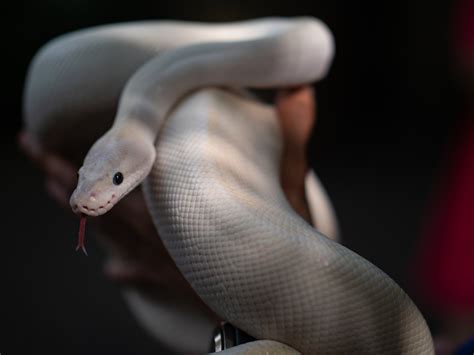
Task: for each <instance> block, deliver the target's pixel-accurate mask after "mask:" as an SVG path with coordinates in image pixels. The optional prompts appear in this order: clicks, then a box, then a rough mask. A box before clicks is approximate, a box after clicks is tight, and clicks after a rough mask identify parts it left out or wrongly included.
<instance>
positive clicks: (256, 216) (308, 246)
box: [25, 18, 433, 354]
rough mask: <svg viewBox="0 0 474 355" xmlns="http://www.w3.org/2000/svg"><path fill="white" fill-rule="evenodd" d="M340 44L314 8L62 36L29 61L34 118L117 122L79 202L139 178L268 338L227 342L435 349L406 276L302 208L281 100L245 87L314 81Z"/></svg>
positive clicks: (205, 296) (233, 311)
mask: <svg viewBox="0 0 474 355" xmlns="http://www.w3.org/2000/svg"><path fill="white" fill-rule="evenodd" d="M333 51H334V45H333V39H332V35H331V33H330V31H329V30H328V28H327V27H326V26H325V25H324V24H323V23H321V22H320V21H319V20H316V19H313V18H292V19H280V18H269V19H260V20H252V21H245V22H238V23H229V24H200V23H186V22H177V21H159V22H141V23H130V24H119V25H110V26H101V27H97V28H92V29H86V30H82V31H78V32H74V33H71V34H67V35H64V36H61V37H59V38H57V39H55V40H53V41H51V42H50V43H48V44H47V45H46V46H44V47H43V48H42V49H41V50H40V51H39V53H38V54H37V55H36V57H35V58H34V60H33V62H32V64H31V67H30V70H29V74H28V78H27V84H26V91H25V121H26V127H27V129H28V130H29V131H30V132H32V133H33V134H34V136H35V137H37V139H38V140H40V141H41V142H42V144H44V145H49V146H53V148H54V146H56V147H59V146H61V145H62V146H63V148H64V147H65V146H68V144H69V148H71V149H73V148H74V147H73V146H74V144H76V143H77V142H78V141H79V140H81V139H85V140H87V139H91V138H90V137H91V136H92V137H95V136H96V135H97V132H103V128H104V127H106V126H107V125H111V128H110V129H109V130H107V132H106V133H105V134H104V135H103V136H102V137H101V138H100V139H98V140H97V141H96V142H95V143H94V144H93V146H92V148H90V150H89V152H88V153H87V155H86V158H85V160H84V163H83V166H82V167H81V169H80V171H79V181H78V186H77V188H76V190H75V191H74V193H73V195H72V197H71V206H72V208H73V209H74V210H75V212H78V213H83V214H86V215H89V216H98V215H101V214H104V213H106V212H107V211H108V210H110V209H111V208H112V207H113V206H114V205H115V204H116V203H117V202H118V201H119V200H120V199H121V198H122V197H123V196H124V195H126V194H127V193H128V192H130V191H131V190H132V189H133V188H134V187H136V186H137V185H138V184H141V183H142V184H143V189H144V193H145V196H146V201H147V205H148V208H149V211H150V213H151V215H152V218H153V221H154V223H155V226H156V228H157V231H158V233H159V235H160V236H161V238H162V239H163V242H164V244H165V246H166V248H167V250H168V251H169V253H170V255H171V256H172V258H173V259H174V261H175V262H176V264H177V266H178V267H179V270H180V271H181V272H182V273H183V275H184V277H185V278H186V280H187V281H188V282H189V283H190V284H191V286H192V288H193V289H194V290H195V291H196V292H197V294H198V295H199V296H200V297H201V298H202V300H203V301H204V302H205V303H206V304H207V305H208V306H209V307H210V308H211V309H212V310H213V311H215V312H216V313H217V314H218V315H219V316H221V317H222V318H223V319H226V320H227V321H229V322H231V323H232V324H234V325H235V326H237V327H239V328H241V329H243V330H244V331H246V332H247V333H249V334H250V335H252V336H253V337H255V338H256V339H258V340H257V341H255V342H251V343H247V344H244V345H240V346H237V347H234V348H231V349H229V350H225V351H224V352H225V353H232V354H234V353H236V354H237V353H239V354H240V353H246V354H247V353H255V354H260V353H261V354H273V353H278V354H290V353H297V352H301V353H304V354H329V353H351V354H354V353H364V354H368V353H372V354H384V353H399V354H402V353H403V354H431V353H433V344H432V339H431V335H430V332H429V330H428V328H427V325H426V323H425V320H424V319H423V317H422V315H421V314H420V312H419V311H418V309H417V308H416V306H415V305H414V304H413V302H412V301H411V300H410V299H409V297H408V296H407V295H406V294H405V293H404V292H403V291H402V290H401V289H400V288H399V287H398V286H397V285H396V284H395V282H394V281H392V280H391V279H390V278H389V277H388V276H387V275H386V274H384V273H383V272H382V271H380V270H379V269H378V268H377V267H375V266H374V265H372V264H371V263H369V262H368V261H367V260H365V259H364V258H362V257H361V256H359V255H357V254H355V253H354V252H352V251H350V250H348V249H347V248H345V247H344V246H342V245H341V244H339V243H337V242H336V241H333V240H331V239H330V238H328V237H326V236H324V235H323V234H321V233H320V232H319V231H318V230H316V229H315V228H313V227H311V226H310V225H308V224H307V223H306V222H305V221H304V220H303V219H302V218H301V217H299V216H298V215H297V214H296V213H295V212H294V211H293V210H292V209H291V207H290V205H289V203H288V202H287V200H286V199H285V196H284V194H283V192H282V189H281V187H280V184H279V154H280V151H281V136H280V131H279V128H278V124H277V122H276V119H275V112H274V109H273V107H271V106H269V105H266V104H263V103H261V102H259V101H258V100H256V99H255V98H253V97H251V96H250V95H248V94H246V93H245V91H244V90H243V89H244V88H277V87H289V86H294V85H298V84H302V83H309V82H313V81H317V80H319V79H321V78H323V77H324V76H325V74H326V72H327V71H328V68H329V66H330V62H331V60H332V57H333ZM113 115H115V119H114V120H113V122H111V119H110V118H109V117H113ZM105 117H107V118H105ZM91 127H99V128H91ZM94 129H95V130H94ZM101 129H102V131H101ZM84 131H86V132H84ZM94 139H95V138H94ZM117 176H119V177H117Z"/></svg>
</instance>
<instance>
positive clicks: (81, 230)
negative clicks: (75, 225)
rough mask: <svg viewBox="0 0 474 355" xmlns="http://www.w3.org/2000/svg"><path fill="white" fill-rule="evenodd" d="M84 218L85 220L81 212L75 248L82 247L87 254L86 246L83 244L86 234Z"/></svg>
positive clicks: (85, 218)
mask: <svg viewBox="0 0 474 355" xmlns="http://www.w3.org/2000/svg"><path fill="white" fill-rule="evenodd" d="M86 220H87V217H86V215H85V214H81V221H80V223H79V238H78V239H77V247H76V250H79V249H82V251H83V252H84V254H86V255H87V251H86V247H85V246H84V239H85V236H86Z"/></svg>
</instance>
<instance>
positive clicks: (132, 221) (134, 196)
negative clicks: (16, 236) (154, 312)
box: [19, 86, 316, 322]
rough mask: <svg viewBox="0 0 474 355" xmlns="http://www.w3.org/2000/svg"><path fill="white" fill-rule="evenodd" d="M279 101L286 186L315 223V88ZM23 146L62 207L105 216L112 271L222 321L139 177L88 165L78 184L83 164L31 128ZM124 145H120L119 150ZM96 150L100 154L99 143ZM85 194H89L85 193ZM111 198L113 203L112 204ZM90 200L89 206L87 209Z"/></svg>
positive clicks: (290, 92) (101, 223) (127, 170)
mask: <svg viewBox="0 0 474 355" xmlns="http://www.w3.org/2000/svg"><path fill="white" fill-rule="evenodd" d="M275 106H276V109H277V113H278V118H279V123H280V126H281V129H282V134H283V153H282V158H281V159H282V160H281V175H280V178H281V185H282V188H283V191H284V192H285V195H286V197H287V199H288V201H289V202H290V204H291V205H292V206H293V208H294V209H295V210H296V211H297V212H298V213H299V214H300V215H301V216H302V217H304V218H305V219H306V220H307V221H309V222H310V221H311V217H310V213H309V209H308V205H307V202H306V199H305V188H304V178H305V175H306V172H307V170H308V165H307V159H306V153H305V150H306V145H307V142H308V140H309V137H310V134H311V131H312V129H313V126H314V123H315V106H316V105H315V100H314V92H313V89H312V88H311V87H309V86H303V87H298V88H291V89H287V90H281V91H280V92H279V93H278V94H277V97H276V102H275ZM112 134H116V133H115V132H113V133H112ZM137 134H140V132H137ZM102 144H103V143H101V142H100V140H99V141H98V143H96V145H95V147H96V149H98V150H99V149H100V148H102V147H101V145H102ZM19 145H20V147H21V149H22V150H23V151H24V152H25V154H26V155H27V156H28V157H29V158H30V159H31V160H32V161H33V162H34V163H35V164H36V165H37V166H38V167H39V168H40V169H41V170H42V171H43V172H44V174H45V177H46V179H45V186H46V189H47V191H48V193H49V194H50V195H51V197H53V198H54V199H55V200H56V201H57V202H58V203H59V204H60V205H61V206H62V207H64V208H66V209H69V208H70V207H69V206H70V203H71V207H72V208H73V210H74V212H76V213H83V212H88V213H87V214H89V215H100V217H97V218H94V219H93V221H92V222H93V224H94V225H95V226H96V227H97V228H98V231H99V237H100V241H101V242H102V243H103V245H104V246H105V248H106V250H107V251H108V253H109V258H108V261H107V262H106V263H105V266H104V272H105V273H106V275H108V276H109V277H110V278H111V279H113V280H115V281H117V282H119V283H121V284H122V285H124V286H127V287H133V288H135V289H137V290H139V291H140V292H143V293H146V294H147V295H148V296H151V297H153V294H154V293H156V292H159V290H160V289H164V288H166V289H167V290H172V291H176V293H177V294H180V295H181V296H184V297H188V298H192V299H197V300H198V301H199V302H198V303H197V304H199V306H200V307H202V308H203V310H204V311H205V312H206V313H207V314H208V315H209V317H211V318H215V320H216V322H217V321H218V317H217V316H216V315H215V314H214V313H213V312H212V311H211V310H210V309H209V308H208V307H207V306H206V305H205V304H204V303H202V302H201V301H200V299H199V297H198V296H197V295H196V294H195V292H194V291H193V290H192V288H191V287H190V286H189V284H188V283H187V282H186V281H185V279H184V278H183V276H182V275H181V273H180V272H179V271H178V269H177V267H176V265H175V264H174V262H173V260H172V259H171V257H170V256H169V254H168V252H167V251H166V249H165V248H164V246H163V244H162V242H161V239H160V238H159V236H158V234H157V232H156V230H155V228H154V226H153V223H152V220H151V218H150V216H149V214H148V211H147V207H146V205H145V201H144V196H143V194H142V191H141V189H133V190H131V191H128V190H130V188H131V186H133V185H134V184H135V183H136V181H128V182H126V180H125V179H124V181H123V182H122V184H120V185H118V186H117V185H114V184H113V181H112V178H113V174H114V173H115V172H116V171H115V170H112V171H110V169H109V171H108V175H107V176H103V178H102V179H99V184H95V185H93V184H92V183H91V181H92V179H94V178H95V177H94V176H93V174H92V176H86V174H84V173H83V171H84V170H82V171H81V170H80V171H79V184H78V181H77V171H78V170H77V169H78V167H76V166H74V164H72V163H71V162H69V161H67V160H65V159H63V158H61V157H60V155H59V154H58V153H56V152H48V151H45V150H44V149H42V148H41V146H39V145H38V144H37V143H36V142H35V141H34V139H33V138H32V137H31V136H30V135H29V134H28V133H27V132H22V133H21V134H20V136H19ZM125 147H126V148H127V149H142V148H141V147H136V146H134V145H133V142H126V144H125ZM122 148H123V147H115V148H114V149H122ZM91 151H92V153H93V154H94V148H92V149H91ZM88 156H89V157H90V160H89V161H88V159H87V158H86V160H85V162H84V167H85V168H84V169H88V171H95V170H97V171H98V170H99V169H96V168H97V167H96V166H95V165H94V164H95V163H94V159H93V155H90V153H89V155H88ZM153 157H154V155H153ZM140 163H143V162H140ZM104 164H110V165H109V166H113V165H114V164H117V162H116V161H113V160H111V161H110V162H101V166H102V168H103V167H104ZM134 168H136V167H135V166H127V167H121V168H120V169H122V170H123V171H121V172H122V173H123V175H124V176H127V175H128V176H130V175H131V173H132V172H133V171H134V170H133V169H134ZM106 170H107V169H106ZM102 171H103V169H102ZM146 174H148V171H146V169H145V170H143V171H139V172H138V173H137V174H136V176H135V178H134V179H137V181H138V180H139V179H140V178H142V177H143V175H144V176H146ZM140 181H141V180H140ZM77 184H78V187H79V190H78V191H79V192H82V191H86V190H87V191H88V194H85V198H82V200H81V198H79V194H77V195H73V196H72V197H71V199H70V198H69V196H71V193H72V192H73V191H74V189H75V187H76V185H77ZM82 189H83V190H82ZM81 196H84V194H83V193H82V195H81ZM122 197H123V198H122ZM107 201H111V202H110V203H108V204H107ZM85 205H87V208H88V210H84V207H83V206H85ZM100 206H102V208H100ZM112 206H114V208H112ZM105 212H108V213H105ZM104 213H105V214H104Z"/></svg>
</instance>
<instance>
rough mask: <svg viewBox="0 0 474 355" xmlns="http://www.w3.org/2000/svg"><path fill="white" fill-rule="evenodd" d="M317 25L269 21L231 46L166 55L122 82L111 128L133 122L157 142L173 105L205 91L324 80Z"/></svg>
mask: <svg viewBox="0 0 474 355" xmlns="http://www.w3.org/2000/svg"><path fill="white" fill-rule="evenodd" d="M333 47H334V44H333V39H332V35H331V33H330V31H329V30H328V28H327V27H326V26H325V25H324V24H323V23H322V22H320V21H319V20H316V19H312V18H298V19H292V20H278V21H276V20H274V21H268V23H267V24H266V25H265V26H263V27H262V28H261V30H260V32H259V33H258V36H257V38H256V37H255V34H252V33H249V32H248V31H242V33H241V36H240V38H239V36H237V37H236V38H235V39H234V41H229V42H210V43H201V44H195V45H190V46H185V47H181V48H178V49H176V50H171V51H168V52H165V53H164V54H163V55H160V56H157V57H155V58H153V59H151V60H150V61H149V62H147V63H146V64H145V65H143V66H142V67H141V68H140V69H139V70H138V71H137V72H136V73H135V74H134V75H133V76H132V78H131V79H130V80H129V81H128V82H127V85H126V87H125V89H124V91H123V94H122V97H121V99H120V104H119V108H118V113H117V117H116V119H115V125H116V126H121V125H123V124H124V122H126V121H135V123H136V124H138V125H139V126H141V127H145V128H146V129H147V130H148V131H149V133H150V135H151V136H153V138H156V136H157V134H158V132H159V130H160V129H161V127H162V125H163V122H164V120H165V118H166V117H167V116H168V115H169V114H170V113H171V111H172V109H173V108H174V106H175V105H177V104H178V103H179V101H180V100H181V99H182V98H183V97H184V96H185V95H186V94H188V93H190V92H191V91H193V90H196V89H199V88H203V87H209V86H223V85H225V86H227V87H237V88H239V87H250V88H275V87H285V86H293V85H298V84H301V83H306V82H311V81H316V80H319V79H321V78H322V77H324V76H325V75H326V73H327V71H328V69H329V65H330V62H331V59H332V56H333V51H334V48H333Z"/></svg>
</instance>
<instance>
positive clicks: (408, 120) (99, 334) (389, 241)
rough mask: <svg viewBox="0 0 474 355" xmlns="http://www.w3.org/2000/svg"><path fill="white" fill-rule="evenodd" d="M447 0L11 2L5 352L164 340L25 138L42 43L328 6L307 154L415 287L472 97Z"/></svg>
mask: <svg viewBox="0 0 474 355" xmlns="http://www.w3.org/2000/svg"><path fill="white" fill-rule="evenodd" d="M451 3H452V2H451V1H447V0H443V1H428V0H419V1H394V2H385V1H377V2H375V1H374V2H367V1H365V2H358V1H350V0H347V1H336V0H332V1H328V0H326V1H311V2H310V1H307V2H302V1H269V2H260V3H255V2H242V1H229V0H227V1H222V0H221V1H218V0H216V1H210V0H201V1H193V2H191V1H189V2H186V1H181V0H175V1H173V2H160V1H156V0H155V1H144V0H134V1H122V0H119V1H86V0H70V1H58V0H55V1H52V0H47V1H18V2H10V3H7V4H6V5H7V9H6V10H5V11H2V13H3V18H2V22H3V25H2V27H4V30H3V36H2V42H3V46H2V47H3V48H2V56H1V57H2V60H4V61H5V62H4V63H2V64H3V65H2V74H1V83H2V84H1V86H2V87H3V90H5V91H4V92H3V94H2V101H1V110H0V114H1V115H2V117H1V118H0V119H1V127H2V128H1V135H2V139H1V149H0V155H1V167H2V168H1V172H2V173H1V181H0V186H1V192H2V202H1V206H2V214H1V216H2V222H1V224H0V231H1V242H0V243H1V244H0V245H1V247H0V260H1V261H0V262H1V264H2V265H1V269H0V275H1V286H0V301H1V302H0V324H1V328H2V329H1V332H0V352H1V354H2V355H13V354H34V353H48V354H104V353H105V354H108V353H114V354H157V353H162V351H163V350H162V349H161V348H160V345H159V344H156V343H155V342H154V341H153V340H152V339H151V338H150V337H149V336H148V335H147V334H145V333H144V331H143V330H142V329H140V328H139V327H138V325H137V323H136V322H135V320H134V319H133V318H132V317H131V316H130V314H129V313H128V310H127V308H126V307H125V304H124V302H123V301H122V299H121V296H120V290H119V287H118V286H117V285H113V284H112V283H110V282H109V281H108V280H106V279H105V278H104V277H103V276H102V273H101V264H102V261H103V254H102V252H101V250H100V248H99V246H98V245H97V244H95V242H94V241H93V238H89V241H88V245H89V247H88V249H89V254H90V257H89V258H86V257H83V256H82V255H80V254H76V253H75V252H74V246H75V238H76V233H77V228H78V221H77V219H76V218H75V217H74V216H73V215H72V213H67V212H65V211H62V210H61V209H60V208H59V207H57V206H56V205H55V204H54V202H53V201H52V200H51V199H50V198H49V197H48V196H47V194H46V193H45V192H44V190H43V186H42V177H41V175H40V174H39V172H37V171H36V170H35V169H34V167H32V166H31V164H30V163H29V162H28V161H27V160H26V158H25V157H24V156H23V155H22V154H20V153H19V152H18V151H17V148H16V144H15V137H16V134H17V132H18V131H19V130H20V127H21V94H22V87H23V80H24V76H25V72H26V68H27V65H28V63H29V60H30V59H31V57H32V56H33V55H34V53H35V51H36V50H37V49H38V48H39V47H40V46H41V45H42V44H44V43H45V42H46V41H48V40H49V39H51V38H53V37H55V36H57V35H60V34H62V33H64V32H67V31H71V30H75V29H79V28H82V27H87V26H92V25H98V24H104V23H110V22H121V21H132V20H138V19H183V20H196V21H228V20H239V19H247V18H254V17H261V16H275V15H278V16H293V15H312V16H316V17H319V18H321V19H322V20H323V21H325V22H326V23H327V24H328V25H329V27H330V28H331V29H332V31H333V33H334V35H335V39H336V48H337V49H336V57H335V62H334V65H333V67H332V70H331V73H330V75H329V77H328V78H327V79H325V80H324V82H322V83H321V84H318V86H317V87H316V88H317V97H318V125H317V129H316V130H315V132H314V135H313V138H312V141H311V145H310V156H311V164H312V166H313V167H314V168H315V169H316V171H317V172H318V174H319V175H320V177H321V179H322V181H323V182H324V184H325V185H326V187H327V190H328V191H329V193H330V195H331V197H332V199H333V201H334V204H335V206H336V211H337V213H338V216H339V218H340V221H341V226H342V233H343V237H344V243H345V244H346V245H347V246H349V247H350V248H352V249H354V250H355V251H356V252H358V253H359V254H361V255H363V256H364V257H366V258H367V259H369V260H370V261H372V262H373V263H375V264H376V265H377V266H379V267H380V268H381V269H383V270H384V271H385V272H387V273H388V274H389V275H390V276H392V277H393V278H395V280H397V281H398V282H399V283H400V284H402V285H403V286H405V287H407V290H408V293H409V294H411V291H410V290H411V288H410V285H409V283H408V282H407V280H408V279H409V278H408V276H409V275H410V274H411V273H412V271H411V269H410V264H409V260H410V258H411V257H413V254H414V250H415V249H414V247H415V244H416V241H417V238H418V236H419V234H420V228H421V226H422V222H423V218H424V215H425V214H426V211H427V207H428V204H429V202H430V198H431V197H432V196H433V192H436V183H437V181H439V177H440V176H441V175H442V167H443V165H442V164H441V162H442V158H443V156H444V154H445V151H446V148H447V146H448V144H449V142H450V140H451V139H452V138H451V137H452V133H453V132H455V128H456V126H457V124H458V122H457V117H458V111H459V107H460V105H461V104H462V102H461V99H460V95H459V93H458V90H457V89H456V88H457V85H456V76H457V73H456V71H455V70H454V69H453V68H454V65H453V58H452V56H453V54H452V53H453V51H452V48H451V46H452V43H451V42H452V41H451V38H452V33H451V28H452V12H453V8H452V4H451ZM2 6H5V4H3V5H2ZM427 316H428V318H430V315H429V314H427Z"/></svg>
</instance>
